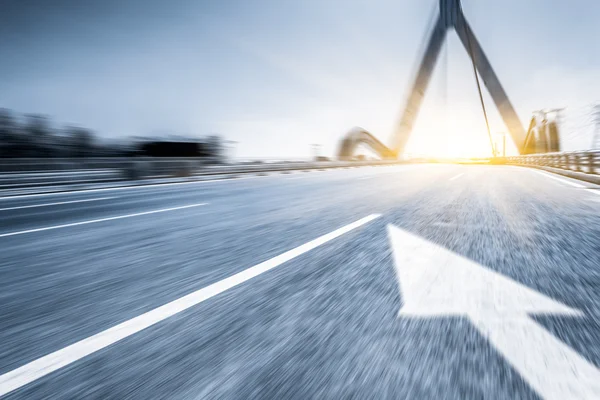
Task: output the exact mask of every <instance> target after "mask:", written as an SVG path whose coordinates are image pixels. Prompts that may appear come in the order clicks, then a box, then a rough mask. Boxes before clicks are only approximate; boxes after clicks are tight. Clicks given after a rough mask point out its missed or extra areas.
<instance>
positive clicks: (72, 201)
mask: <svg viewBox="0 0 600 400" xmlns="http://www.w3.org/2000/svg"><path fill="white" fill-rule="evenodd" d="M114 198H115V197H96V198H95V199H84V200H71V201H59V202H57V203H44V204H33V205H29V206H19V207H7V208H0V211H8V210H21V209H23V208H35V207H50V206H58V205H61V204H73V203H87V202H90V201H100V200H109V199H114Z"/></svg>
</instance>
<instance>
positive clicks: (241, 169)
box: [0, 158, 402, 189]
mask: <svg viewBox="0 0 600 400" xmlns="http://www.w3.org/2000/svg"><path fill="white" fill-rule="evenodd" d="M400 163H402V161H396V160H394V161H389V160H382V161H323V162H308V161H303V162H265V163H258V162H251V163H234V164H224V165H208V164H207V162H206V160H202V159H188V158H182V159H166V158H165V159H158V158H127V159H123V158H104V159H81V160H78V159H4V160H0V189H16V188H32V187H38V186H58V185H74V184H85V183H101V182H112V181H127V180H131V181H138V180H144V179H157V178H169V177H179V178H185V177H198V178H201V177H207V176H224V175H225V176H226V175H229V176H236V175H244V174H262V173H269V172H287V171H303V170H318V169H331V168H349V167H361V166H375V165H393V164H400Z"/></svg>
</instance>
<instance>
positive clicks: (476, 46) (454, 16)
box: [338, 0, 558, 158]
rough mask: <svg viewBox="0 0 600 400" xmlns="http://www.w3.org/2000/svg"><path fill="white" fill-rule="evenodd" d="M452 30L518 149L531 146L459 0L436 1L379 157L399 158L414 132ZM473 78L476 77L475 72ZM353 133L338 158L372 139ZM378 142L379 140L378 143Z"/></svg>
mask: <svg viewBox="0 0 600 400" xmlns="http://www.w3.org/2000/svg"><path fill="white" fill-rule="evenodd" d="M452 30H454V31H455V32H456V33H457V35H458V37H459V38H460V41H461V42H462V44H463V46H464V48H465V50H466V51H467V53H468V55H469V58H470V59H471V61H472V63H473V68H474V70H475V73H476V74H477V73H478V74H479V76H480V77H481V79H482V80H483V83H484V84H485V86H486V88H487V90H488V92H489V93H490V95H491V97H492V99H493V101H494V104H495V105H496V108H497V109H498V111H499V113H500V115H501V117H502V119H503V121H504V124H505V125H506V127H507V129H508V132H509V134H510V135H511V137H512V140H513V142H514V143H515V145H516V147H517V149H518V150H519V152H520V153H527V152H528V148H527V147H529V148H531V146H527V143H526V139H527V136H528V135H527V134H526V131H525V129H524V128H523V125H522V124H521V121H520V120H519V117H518V115H517V113H516V111H515V109H514V107H513V105H512V103H511V102H510V100H509V98H508V95H507V94H506V91H505V90H504V88H503V87H502V84H501V83H500V80H499V79H498V76H497V75H496V73H495V72H494V69H493V68H492V65H491V63H490V61H489V59H488V57H487V55H486V54H485V52H484V51H483V48H482V47H481V44H480V43H479V41H478V40H477V38H476V37H475V34H474V33H473V30H472V29H471V26H470V25H469V23H468V21H467V19H466V17H465V15H464V13H463V10H462V6H461V2H460V0H439V15H438V18H437V20H436V23H435V25H434V27H433V29H432V31H431V32H430V34H429V38H428V41H427V47H426V49H425V52H424V53H423V56H422V58H421V61H420V64H419V68H418V70H417V74H416V76H415V78H414V80H413V82H412V85H411V86H410V90H409V93H408V97H407V99H406V103H405V106H404V109H403V111H402V113H401V117H400V119H399V121H398V123H397V125H396V127H395V129H394V131H393V132H392V137H391V140H390V146H389V148H388V149H387V150H386V151H385V154H380V155H381V156H382V157H388V158H389V157H398V156H399V155H401V154H403V153H404V148H405V146H406V143H407V142H408V139H409V138H410V135H411V133H412V131H413V127H414V124H415V121H416V119H417V116H418V114H419V110H420V108H421V104H422V103H423V98H424V97H425V93H426V92H427V87H428V86H429V82H430V80H431V76H432V75H433V70H434V69H435V65H436V63H437V60H438V58H439V55H440V52H441V49H442V46H443V44H444V41H445V40H446V35H447V34H448V32H449V31H452ZM476 79H477V80H478V79H479V78H478V76H477V75H476ZM478 87H479V80H478ZM480 92H481V90H480ZM482 105H483V99H482ZM486 118H487V116H486ZM356 132H357V128H355V129H354V130H353V131H351V133H349V134H348V135H347V136H346V137H345V138H344V140H343V146H341V147H340V151H339V154H338V155H339V157H340V158H348V157H350V156H351V154H350V152H351V151H352V149H354V148H355V147H356V146H357V145H358V144H360V143H366V144H368V143H369V142H373V136H372V135H371V134H369V133H368V132H366V131H364V130H363V132H364V133H363V136H360V135H357V134H356ZM350 136H352V137H350ZM549 136H550V139H549V143H548V145H547V146H546V147H547V148H550V149H555V148H557V146H558V145H557V141H558V139H556V143H554V142H553V140H555V139H554V138H555V137H556V135H549ZM378 144H381V143H380V142H379V143H378Z"/></svg>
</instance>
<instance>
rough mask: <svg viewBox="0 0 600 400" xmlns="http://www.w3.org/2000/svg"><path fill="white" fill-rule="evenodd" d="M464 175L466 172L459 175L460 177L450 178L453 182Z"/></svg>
mask: <svg viewBox="0 0 600 400" xmlns="http://www.w3.org/2000/svg"><path fill="white" fill-rule="evenodd" d="M464 174H465V173H464V172H461V173H460V174H458V175H456V176H453V177H452V178H450V181H453V180H455V179H458V178H460V177H461V176H463V175H464Z"/></svg>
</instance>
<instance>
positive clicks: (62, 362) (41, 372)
mask: <svg viewBox="0 0 600 400" xmlns="http://www.w3.org/2000/svg"><path fill="white" fill-rule="evenodd" d="M377 217H379V215H370V216H368V217H365V218H363V219H361V220H358V221H356V222H354V223H352V224H350V225H346V226H345V227H342V228H340V229H337V230H335V231H334V232H331V233H329V234H327V235H323V236H321V237H319V238H317V239H315V240H312V241H310V242H308V243H306V244H304V245H302V246H299V247H296V248H295V249H292V250H290V251H287V252H285V253H283V254H281V255H279V256H277V257H274V258H272V259H270V260H268V261H265V262H263V263H260V264H258V265H255V266H253V267H251V268H248V269H246V270H244V271H242V272H240V273H237V274H235V275H233V276H231V277H229V278H227V279H224V280H222V281H219V282H217V283H214V284H212V285H210V286H207V287H205V288H203V289H200V290H198V291H196V292H193V293H191V294H189V295H187V296H184V297H182V298H180V299H177V300H175V301H172V302H170V303H168V304H165V305H164V306H161V307H159V308H156V309H154V310H152V311H150V312H147V313H145V314H143V315H140V316H139V317H136V318H133V319H131V320H129V321H127V322H124V323H122V324H119V325H117V326H115V327H113V328H110V329H108V330H106V331H104V332H101V333H99V334H97V335H94V336H92V337H90V338H87V339H84V340H82V341H80V342H77V343H75V344H73V345H71V346H68V347H66V348H64V349H62V350H59V351H57V352H54V353H52V354H49V355H47V356H45V357H42V358H40V359H38V360H35V361H34V362H32V363H29V364H27V365H24V366H23V367H21V368H18V369H16V370H14V371H11V372H9V373H8V374H5V375H2V376H0V395H3V394H6V393H9V392H11V391H13V390H15V389H17V388H19V387H21V386H23V385H26V384H28V383H30V382H32V381H34V380H36V379H39V378H41V377H43V376H45V375H47V374H49V373H51V372H53V371H55V370H57V369H59V368H62V367H64V366H66V365H68V364H70V363H72V362H75V361H77V360H79V359H81V358H83V357H85V356H87V355H90V354H92V353H94V352H96V351H98V350H100V349H103V348H104V347H107V346H110V345H111V344H113V343H115V342H118V341H119V340H122V339H124V338H126V337H127V336H130V335H133V334H134V333H137V332H139V331H141V330H143V329H146V328H148V327H149V326H152V325H154V324H156V323H158V322H160V321H162V320H164V319H166V318H169V317H171V316H173V315H175V314H177V313H180V312H182V311H185V310H187V309H188V308H190V307H192V306H195V305H197V304H199V303H201V302H203V301H205V300H208V299H210V298H211V297H213V296H216V295H218V294H220V293H222V292H224V291H226V290H228V289H231V288H232V287H235V286H237V285H239V284H241V283H244V282H246V281H247V280H249V279H252V278H254V277H256V276H258V275H260V274H262V273H264V272H267V271H269V270H271V269H273V268H275V267H278V266H279V265H281V264H283V263H285V262H287V261H289V260H292V259H294V258H296V257H298V256H299V255H302V254H304V253H306V252H307V251H310V250H312V249H314V248H316V247H318V246H320V245H322V244H324V243H327V242H329V241H330V240H333V239H335V238H337V237H338V236H341V235H343V234H344V233H347V232H350V231H351V230H353V229H356V228H358V227H360V226H362V225H364V224H366V223H367V222H370V221H372V220H374V219H375V218H377Z"/></svg>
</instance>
